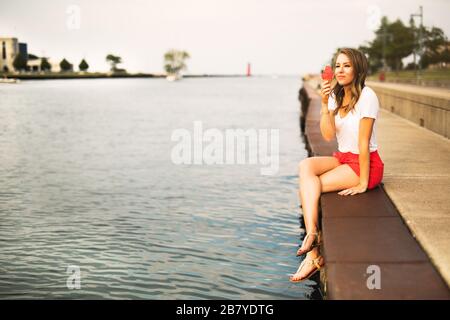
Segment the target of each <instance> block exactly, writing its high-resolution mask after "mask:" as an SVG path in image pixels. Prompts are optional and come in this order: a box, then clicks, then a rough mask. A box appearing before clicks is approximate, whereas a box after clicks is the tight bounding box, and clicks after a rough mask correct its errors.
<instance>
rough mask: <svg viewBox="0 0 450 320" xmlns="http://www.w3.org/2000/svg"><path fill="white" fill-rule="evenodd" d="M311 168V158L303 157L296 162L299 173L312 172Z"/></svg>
mask: <svg viewBox="0 0 450 320" xmlns="http://www.w3.org/2000/svg"><path fill="white" fill-rule="evenodd" d="M312 169H313V168H312V158H306V159H303V160H302V161H300V162H299V164H298V172H299V173H300V175H302V174H303V175H305V174H307V173H310V172H312Z"/></svg>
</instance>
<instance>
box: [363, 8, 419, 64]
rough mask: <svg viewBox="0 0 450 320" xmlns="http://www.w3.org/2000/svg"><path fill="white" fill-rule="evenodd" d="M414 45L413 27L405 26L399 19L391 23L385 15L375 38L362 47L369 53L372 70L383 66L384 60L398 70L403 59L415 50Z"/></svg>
mask: <svg viewBox="0 0 450 320" xmlns="http://www.w3.org/2000/svg"><path fill="white" fill-rule="evenodd" d="M414 46H415V45H414V31H413V30H412V28H409V27H407V26H405V25H404V24H403V22H402V21H401V20H399V19H397V20H396V21H395V22H393V23H390V22H389V20H388V18H387V17H383V18H382V19H381V25H380V27H379V28H378V30H376V31H375V39H374V40H373V41H372V42H369V43H368V45H366V46H361V47H360V48H361V50H362V51H363V52H365V53H367V54H368V55H369V65H370V68H371V71H376V69H379V68H380V67H381V66H383V61H384V62H385V63H386V65H387V66H389V67H390V68H391V69H394V70H396V71H398V70H400V69H401V68H402V65H403V64H402V59H403V58H405V57H407V56H409V55H410V54H411V53H412V52H413V50H414ZM383 59H384V60H383Z"/></svg>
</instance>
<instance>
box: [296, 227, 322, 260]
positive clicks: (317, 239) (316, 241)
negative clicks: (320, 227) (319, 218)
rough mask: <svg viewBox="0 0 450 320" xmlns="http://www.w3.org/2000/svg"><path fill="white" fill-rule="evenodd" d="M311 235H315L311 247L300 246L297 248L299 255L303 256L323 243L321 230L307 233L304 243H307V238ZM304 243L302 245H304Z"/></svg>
mask: <svg viewBox="0 0 450 320" xmlns="http://www.w3.org/2000/svg"><path fill="white" fill-rule="evenodd" d="M309 236H315V238H314V240H313V242H312V243H311V245H310V247H309V248H306V249H303V250H302V248H301V247H300V248H299V249H298V250H297V257H298V256H301V255H302V254H305V253H308V252H309V251H311V250H312V249H314V248H316V247H319V246H320V245H321V234H320V231H319V232H311V233H307V234H306V236H305V238H304V239H303V243H306V240H307V239H308V237H309ZM303 243H302V246H303Z"/></svg>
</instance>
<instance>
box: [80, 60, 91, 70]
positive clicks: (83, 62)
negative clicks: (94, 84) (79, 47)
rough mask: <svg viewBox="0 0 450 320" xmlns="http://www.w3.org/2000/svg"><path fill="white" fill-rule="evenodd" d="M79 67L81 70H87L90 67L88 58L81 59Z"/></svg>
mask: <svg viewBox="0 0 450 320" xmlns="http://www.w3.org/2000/svg"><path fill="white" fill-rule="evenodd" d="M78 69H80V71H86V70H87V69H89V65H88V64H87V62H86V60H84V59H83V60H81V62H80V64H79V65H78Z"/></svg>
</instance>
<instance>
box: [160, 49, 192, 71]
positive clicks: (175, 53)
mask: <svg viewBox="0 0 450 320" xmlns="http://www.w3.org/2000/svg"><path fill="white" fill-rule="evenodd" d="M189 58H190V56H189V53H187V52H186V51H180V50H175V49H172V50H169V51H167V52H166V53H165V54H164V70H165V71H166V72H167V73H168V74H175V75H176V74H178V73H179V72H180V71H181V70H184V69H186V67H187V66H186V63H185V60H186V59H189Z"/></svg>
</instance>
